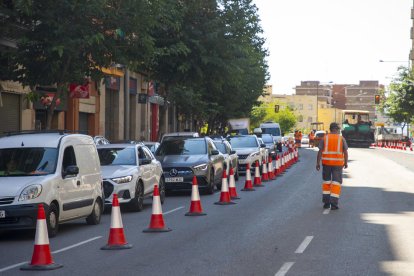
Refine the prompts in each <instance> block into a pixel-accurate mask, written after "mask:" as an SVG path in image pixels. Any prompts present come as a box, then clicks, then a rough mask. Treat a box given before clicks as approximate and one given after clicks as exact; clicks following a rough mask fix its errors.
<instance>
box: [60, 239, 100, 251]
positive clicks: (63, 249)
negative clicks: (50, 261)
mask: <svg viewBox="0 0 414 276" xmlns="http://www.w3.org/2000/svg"><path fill="white" fill-rule="evenodd" d="M100 238H102V236H97V237H94V238H90V239H89V240H86V241H83V242H78V243H76V244H74V245H70V246H68V247H64V248H62V249H59V250H56V251H53V252H52V254H56V253H60V252H63V251H66V250H69V249H72V248H74V247H77V246H80V245H82V244H85V243H88V242H91V241H94V240H97V239H100Z"/></svg>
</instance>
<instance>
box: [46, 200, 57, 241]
mask: <svg viewBox="0 0 414 276" xmlns="http://www.w3.org/2000/svg"><path fill="white" fill-rule="evenodd" d="M46 223H47V232H48V234H49V237H51V238H52V237H55V236H56V235H57V233H58V230H59V209H58V207H57V205H56V203H53V202H52V203H51V204H50V206H49V211H48V212H47V216H46Z"/></svg>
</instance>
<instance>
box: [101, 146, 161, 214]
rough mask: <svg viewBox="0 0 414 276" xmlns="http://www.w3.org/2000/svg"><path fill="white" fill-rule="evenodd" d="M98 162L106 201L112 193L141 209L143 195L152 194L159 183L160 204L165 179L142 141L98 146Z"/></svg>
mask: <svg viewBox="0 0 414 276" xmlns="http://www.w3.org/2000/svg"><path fill="white" fill-rule="evenodd" d="M97 149H98V155H99V159H100V162H101V172H102V178H103V186H104V195H105V204H106V205H110V204H112V197H113V195H114V194H117V195H118V198H119V203H121V204H128V205H129V207H130V208H131V209H132V210H133V211H141V210H142V209H143V207H144V198H145V197H151V196H152V194H153V192H154V185H155V184H158V186H159V191H160V199H161V203H163V202H164V199H165V182H164V177H163V174H162V173H163V171H162V167H161V163H160V162H159V161H157V160H156V159H155V157H154V155H153V154H152V153H151V151H150V150H149V149H148V148H147V147H146V146H144V144H142V143H137V144H108V145H99V146H97Z"/></svg>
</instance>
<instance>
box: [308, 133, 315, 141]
mask: <svg viewBox="0 0 414 276" xmlns="http://www.w3.org/2000/svg"><path fill="white" fill-rule="evenodd" d="M314 138H315V134H313V132H311V133H309V139H310V140H313V139H314Z"/></svg>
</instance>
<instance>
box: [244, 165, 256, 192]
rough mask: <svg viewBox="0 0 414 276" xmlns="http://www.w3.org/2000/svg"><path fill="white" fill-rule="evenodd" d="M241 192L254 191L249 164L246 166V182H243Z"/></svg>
mask: <svg viewBox="0 0 414 276" xmlns="http://www.w3.org/2000/svg"><path fill="white" fill-rule="evenodd" d="M242 191H245V192H251V191H254V189H253V184H252V175H251V173H250V163H247V165H246V181H245V182H244V188H243V189H242Z"/></svg>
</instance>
